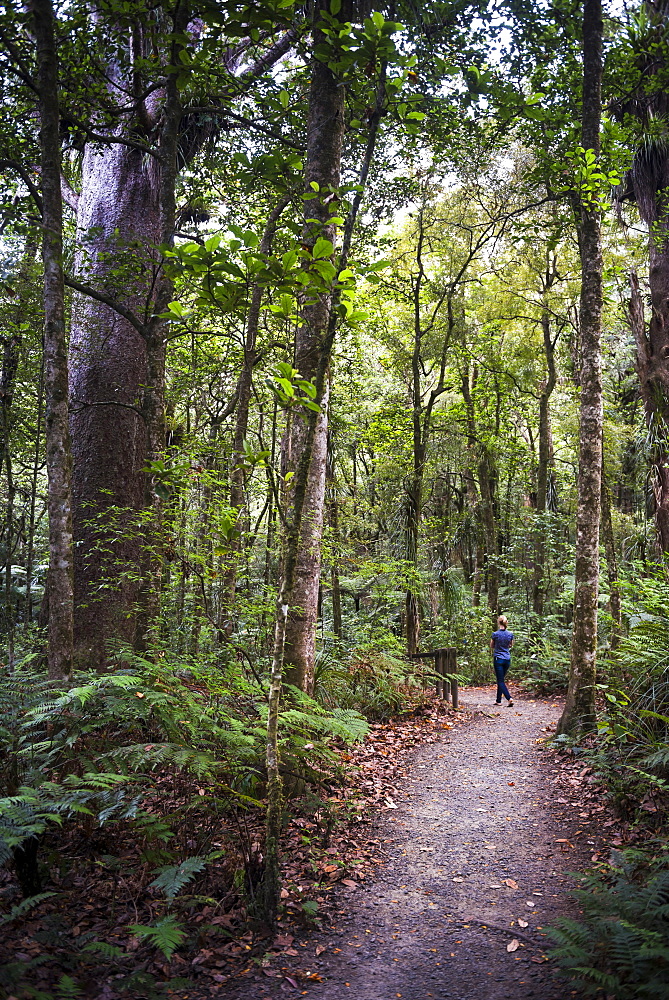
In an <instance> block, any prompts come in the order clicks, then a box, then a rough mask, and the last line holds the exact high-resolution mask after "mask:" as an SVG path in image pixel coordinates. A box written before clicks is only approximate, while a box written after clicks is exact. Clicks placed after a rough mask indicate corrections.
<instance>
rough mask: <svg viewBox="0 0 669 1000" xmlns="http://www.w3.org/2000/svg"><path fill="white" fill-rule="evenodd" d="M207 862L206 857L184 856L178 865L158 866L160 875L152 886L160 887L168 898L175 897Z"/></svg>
mask: <svg viewBox="0 0 669 1000" xmlns="http://www.w3.org/2000/svg"><path fill="white" fill-rule="evenodd" d="M206 864H207V859H206V858H184V860H183V861H182V862H181V863H180V864H178V865H163V866H162V867H160V868H157V869H156V871H157V872H158V877H157V878H155V879H154V880H153V882H151V887H152V888H154V889H159V890H160V891H161V892H162V893H163V894H164V895H165V898H166V899H169V900H171V899H174V897H175V896H176V895H178V893H179V892H181V890H182V889H183V887H184V886H185V885H188V883H189V882H192V881H193V879H194V878H195V876H196V875H198V874H199V873H200V872H201V871H202V870H203V869H204V868H205V867H206Z"/></svg>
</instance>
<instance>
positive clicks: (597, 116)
mask: <svg viewBox="0 0 669 1000" xmlns="http://www.w3.org/2000/svg"><path fill="white" fill-rule="evenodd" d="M602 35H603V22H602V5H601V0H585V3H584V13H583V128H582V145H583V147H584V149H586V150H587V149H592V150H594V152H595V155H596V156H597V157H598V156H599V149H600V146H599V130H600V123H601V111H602V99H601V80H602ZM579 251H580V256H581V302H580V328H581V412H580V447H579V477H578V511H577V519H576V575H575V594H574V632H573V638H572V647H571V663H570V668H569V686H568V689H567V700H566V703H565V707H564V711H563V713H562V716H561V718H560V721H559V723H558V727H557V728H558V732H559V733H571V732H579V731H584V730H591V729H594V728H595V725H596V712H595V682H596V678H597V602H598V595H599V520H600V502H601V478H602V373H601V319H602V298H603V292H602V245H601V214H600V211H599V209H598V208H596V207H594V206H593V205H589V204H587V203H585V202H584V203H583V204H582V206H581V221H580V233H579Z"/></svg>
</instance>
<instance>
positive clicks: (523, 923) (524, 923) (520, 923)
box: [518, 920, 530, 927]
mask: <svg viewBox="0 0 669 1000" xmlns="http://www.w3.org/2000/svg"><path fill="white" fill-rule="evenodd" d="M518 926H519V927H529V926H530V925H529V924H528V922H527V920H518Z"/></svg>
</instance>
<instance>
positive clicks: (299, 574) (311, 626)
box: [284, 15, 344, 692]
mask: <svg viewBox="0 0 669 1000" xmlns="http://www.w3.org/2000/svg"><path fill="white" fill-rule="evenodd" d="M342 16H343V15H342ZM307 135H308V137H309V138H308V142H307V160H306V169H305V180H306V190H307V192H310V191H312V190H313V188H312V187H311V185H312V184H314V183H315V184H317V185H318V191H319V192H320V194H319V195H318V197H316V198H310V199H309V200H308V201H306V202H305V212H304V215H305V225H304V237H303V240H304V243H305V244H306V245H307V246H313V245H314V244H315V242H316V240H317V239H318V238H319V237H324V238H325V239H328V240H331V241H332V242H333V243H334V240H335V227H334V226H332V225H328V224H327V220H328V219H329V218H330V217H331V216H332V214H333V212H332V208H333V207H334V205H333V201H332V194H333V192H336V191H338V189H339V185H340V174H341V152H342V144H343V139H344V87H343V86H341V81H339V80H338V79H337V77H336V76H335V75H334V73H333V72H332V70H331V69H329V67H328V66H326V64H325V63H323V62H320V60H314V62H313V64H312V76H311V90H310V95H309V117H308V122H307ZM313 220H317V222H314V221H313ZM330 309H331V299H330V295H328V294H319V295H317V296H314V295H313V293H312V294H311V295H310V297H309V298H308V299H307V300H306V301H305V303H304V304H303V306H302V323H301V326H300V328H299V330H298V333H297V335H296V338H295V356H294V361H293V364H294V366H295V368H296V369H297V370H298V371H299V373H300V375H301V376H302V378H306V379H309V380H310V381H315V378H316V371H317V368H318V363H319V359H320V357H321V348H322V343H323V340H324V338H325V335H326V332H327V330H328V325H329V320H330ZM328 395H329V393H328V389H327V386H326V387H325V391H324V393H323V397H322V400H321V404H320V405H321V412H320V414H319V415H318V419H317V422H316V429H315V433H314V438H313V449H312V455H311V464H310V468H309V479H308V482H307V485H306V491H305V498H304V516H303V517H302V519H301V525H300V545H299V554H298V558H297V562H296V566H295V581H294V586H293V592H292V602H291V604H292V607H291V611H290V614H289V617H288V621H287V624H286V638H285V663H286V666H287V670H286V680H287V681H288V683H290V684H294V685H295V686H296V687H299V688H301V689H302V690H303V691H307V692H311V691H312V690H313V683H314V665H315V655H316V621H317V612H318V588H319V585H320V574H321V540H322V536H323V508H324V502H325V469H326V460H327V435H328V415H327V414H328ZM307 425H308V419H307V417H306V416H304V415H302V414H299V413H296V414H295V415H294V419H293V420H292V421H291V423H290V428H289V435H290V439H289V440H286V441H285V442H284V447H285V449H286V451H287V453H288V455H289V456H290V462H289V467H290V466H291V465H292V466H293V467H294V464H295V463H296V462H297V461H299V456H301V455H302V454H303V452H304V448H305V442H306V438H307Z"/></svg>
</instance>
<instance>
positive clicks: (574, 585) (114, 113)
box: [0, 0, 669, 995]
mask: <svg viewBox="0 0 669 1000" xmlns="http://www.w3.org/2000/svg"><path fill="white" fill-rule="evenodd" d="M668 55H669V18H668V11H667V7H666V4H665V3H664V2H662V0H655V2H646V3H642V4H640V5H639V4H631V5H627V4H625V5H611V6H610V7H607V8H605V9H604V11H603V12H602V10H601V7H600V5H598V4H597V3H594V2H592V0H586V3H585V5H581V4H575V3H572V2H571V0H557V2H555V3H545V4H535V3H532V4H526V3H524V2H522V0H521V2H509V3H506V2H503V0H500V2H499V3H491V4H488V3H483V2H481V3H476V2H472V3H469V2H466V0H463V2H452V3H451V2H434V3H432V2H431V3H426V4H415V3H412V2H411V0H407V2H404V0H397V2H394V3H388V4H382V3H376V2H375V0H329V3H328V2H320V0H313V2H309V3H307V4H305V5H304V4H299V3H294V2H293V0H269V2H262V3H253V4H249V5H245V4H243V3H237V2H229V3H227V2H223V0H214V2H196V0H193V2H190V0H188V2H182V0H179V2H177V3H175V4H160V3H155V4H154V3H149V2H147V3H133V4H126V3H123V2H120V0H102V2H100V3H97V4H95V5H91V4H88V3H83V2H81V3H80V2H74V3H67V4H56V5H55V6H54V5H53V4H52V2H51V0H32V2H31V3H30V4H27V5H24V4H12V3H6V4H4V5H2V8H0V60H1V61H0V72H1V75H2V86H3V90H4V97H5V113H4V116H3V120H2V123H1V125H0V167H1V168H2V180H1V184H0V227H1V228H0V271H1V274H0V316H1V324H0V326H1V329H0V334H1V341H2V362H1V370H0V462H1V466H0V493H1V495H2V515H1V525H0V531H1V534H0V564H1V565H2V567H3V568H2V580H1V585H0V597H1V600H2V614H1V629H2V636H3V647H4V649H5V652H4V654H3V667H2V671H3V673H2V682H1V690H0V699H1V711H2V719H0V738H1V740H2V745H3V750H2V761H1V762H0V794H2V795H3V796H5V797H4V798H3V799H2V803H1V807H2V812H1V818H0V850H2V851H3V852H4V853H3V854H0V858H3V857H4V859H6V860H7V862H8V865H9V867H10V869H11V870H12V871H14V872H15V874H16V876H17V878H18V883H17V884H18V885H19V886H20V889H21V891H22V892H23V894H24V896H25V897H26V900H30V899H32V900H37V901H39V900H41V899H42V898H43V890H44V887H45V885H46V883H47V880H48V877H49V876H48V873H47V867H48V866H49V865H53V851H54V850H55V846H54V838H55V837H63V836H65V833H64V831H69V832H68V833H67V836H68V837H71V838H75V840H76V837H77V836H80V835H81V836H83V834H82V830H83V829H84V828H85V830H86V831H87V835H89V836H90V834H91V831H92V830H93V829H96V830H101V831H109V836H111V837H115V836H119V837H121V838H123V837H130V838H131V839H132V841H133V843H136V844H140V845H141V851H142V852H143V853H142V854H141V859H142V860H141V864H142V865H143V866H144V868H142V872H143V874H142V875H141V877H142V878H144V881H145V883H146V885H147V886H148V885H149V883H150V885H151V886H153V887H154V888H153V889H152V890H151V892H153V896H154V897H155V896H157V895H159V894H160V893H161V892H162V893H163V897H164V902H165V905H164V907H163V908H162V909H161V908H160V906H158V907H157V908H156V909H154V911H153V918H152V919H149V916H148V915H147V916H145V918H144V919H143V922H141V921H140V919H139V917H138V919H137V921H136V933H137V934H138V935H139V936H140V937H142V939H143V940H144V939H146V940H147V941H148V942H149V944H151V945H155V946H156V947H157V948H158V949H159V950H162V952H163V954H164V955H165V956H166V957H167V958H168V959H169V958H170V956H171V954H172V953H173V951H174V950H175V949H176V948H177V947H178V946H179V945H180V943H181V942H182V941H183V940H184V938H185V936H186V930H185V929H184V928H185V926H186V925H185V924H184V923H183V921H182V917H183V914H180V912H179V909H178V905H177V903H178V901H177V902H175V898H176V897H177V895H178V893H179V892H180V891H181V890H182V889H184V887H186V886H190V888H192V884H196V885H197V884H200V883H202V884H204V882H203V880H205V882H206V878H210V880H211V879H214V881H215V879H216V878H223V875H221V872H222V871H223V870H225V871H226V872H227V873H228V874H227V875H226V876H225V877H226V878H229V879H232V882H231V884H233V885H234V886H235V887H236V888H235V891H236V892H237V895H238V896H239V898H243V899H244V905H245V906H246V908H247V912H248V914H249V915H255V916H256V917H257V918H258V919H262V920H265V921H268V922H269V923H270V924H271V923H272V922H273V921H274V920H275V919H276V916H277V912H278V911H279V910H280V907H281V905H282V904H281V898H282V897H281V859H280V848H279V844H280V839H281V836H282V829H283V826H284V823H285V810H286V808H287V806H286V802H294V803H298V802H299V803H301V805H298V804H294V805H292V806H290V808H295V809H305V810H306V811H307V813H308V812H309V809H311V812H312V814H314V811H315V813H316V814H318V815H319V816H320V817H321V820H322V821H323V822H325V824H326V826H327V824H328V823H329V822H331V820H328V819H326V820H323V819H322V818H323V815H324V813H323V805H322V802H321V800H320V799H319V798H318V795H319V794H321V793H322V782H323V780H324V778H323V776H324V775H325V774H326V773H328V768H332V767H333V766H334V765H333V764H332V760H333V758H332V746H333V745H335V743H337V741H341V740H355V739H357V738H359V737H360V736H361V735H363V734H364V733H365V732H366V730H367V726H368V723H369V721H370V720H378V719H385V718H388V717H389V716H391V715H392V714H394V713H397V712H400V711H402V710H403V709H405V708H406V707H407V706H408V705H410V704H415V702H416V699H418V700H420V698H421V697H423V694H424V692H425V691H426V689H427V688H428V687H430V686H431V684H432V676H431V669H432V668H431V662H432V661H430V660H429V659H424V660H423V661H420V660H419V659H418V658H417V657H416V656H415V654H418V653H420V652H421V651H422V652H425V651H429V650H432V649H435V648H441V647H456V649H457V651H458V654H457V655H458V659H457V662H458V668H457V669H458V676H459V678H460V680H461V682H463V681H472V682H486V683H487V682H489V680H490V677H489V675H490V665H489V659H490V654H489V648H488V644H489V637H490V633H491V631H492V628H493V627H494V622H495V621H496V617H497V615H498V613H504V614H506V615H507V616H508V618H509V622H510V627H511V628H512V629H513V631H514V633H515V635H516V646H515V650H514V664H515V669H516V677H517V678H518V677H522V678H524V680H525V683H526V684H528V685H529V686H533V687H534V689H537V690H540V691H544V692H549V691H554V690H558V689H560V688H563V687H566V686H568V700H567V708H566V709H565V713H564V715H563V719H562V723H561V730H562V736H561V737H560V739H561V740H562V741H563V742H564V743H565V745H568V746H572V744H573V743H574V741H576V745H577V747H578V746H579V745H580V744H579V742H578V741H580V740H582V739H583V738H585V740H586V743H585V744H584V746H587V745H590V748H591V749H590V750H589V751H588V752H591V753H594V754H595V755H596V756H597V760H598V762H599V765H598V766H600V767H601V768H602V769H603V771H605V772H606V774H607V775H609V776H610V779H611V783H612V784H611V788H612V790H613V791H612V794H614V795H618V796H619V798H620V801H621V802H624V803H625V808H629V809H632V808H634V806H633V803H637V805H638V804H639V803H641V802H642V801H647V796H648V795H649V794H651V793H652V795H654V796H655V797H656V799H657V801H660V800H661V799H662V795H663V794H664V792H665V782H666V767H667V762H668V761H669V756H668V754H669V750H668V749H667V730H666V727H667V725H668V724H669V718H667V711H668V710H669V684H668V683H667V657H668V647H667V640H666V634H667V624H668V621H669V612H667V599H668V598H669V584H668V581H667V576H666V565H665V560H666V553H667V552H668V551H669V471H668V466H667V461H668V456H667V450H668V447H669V445H668V442H667V420H668V417H669V248H668V244H667V229H668V227H669V203H668V202H667V194H666V192H667V187H668V186H669V152H668V146H667V142H668V139H667V117H666V116H667V97H666V94H667V82H668V81H667V72H668V65H669V61H668ZM412 656H413V657H414V658H413V659H412V658H411V657H412ZM595 669H596V676H595ZM593 732H595V733H598V737H597V740H596V741H595V742H594V743H593V742H592V736H590V737H588V734H592V733H593ZM588 738H589V739H590V744H588V743H587V740H588ZM593 747H594V749H593ZM333 773H334V772H333ZM328 780H330V779H328ZM331 780H332V781H334V780H335V779H334V778H331ZM319 783H320V784H319ZM319 788H320V789H321V791H320V792H318V789H319ZM310 796H311V798H309V797H310ZM308 802H311V805H309V804H308ZM318 802H320V805H318V804H317V803H318ZM305 803H307V804H305ZM319 810H320V812H319ZM265 811H266V818H265V821H264V824H265V825H264V829H263V832H262V835H259V834H257V833H256V834H254V835H253V836H251V835H250V834H248V830H247V827H246V826H245V824H247V821H248V815H253V816H256V818H257V817H258V816H261V815H263V814H264V812H265ZM221 817H223V818H224V820H225V822H226V823H229V824H230V830H231V831H232V832H231V833H230V838H231V841H232V840H234V837H235V836H237V847H236V848H235V850H237V851H238V852H239V858H240V859H241V860H239V861H238V863H237V869H236V870H237V875H236V876H235V875H234V872H233V874H230V871H228V869H229V868H230V865H229V864H228V861H229V857H230V856H231V855H230V852H231V851H232V850H233V848H232V847H230V848H229V849H227V848H226V849H225V850H224V849H223V848H221V847H220V845H219V846H218V847H214V846H213V844H214V840H213V837H214V832H213V831H214V828H215V827H216V828H217V824H220V822H221ZM240 817H246V818H244V819H240ZM332 822H334V820H332ZM235 824H236V825H235ZM58 830H59V831H60V832H59V833H57V831H58ZM235 830H236V833H235ZM245 830H246V832H244V831H245ZM233 835H234V836H233ZM256 836H261V839H263V846H262V850H261V848H260V847H259V846H258V843H259V842H258V841H257V840H256ZM100 837H101V838H102V834H100ZM103 839H104V838H102V839H101V840H100V846H99V848H97V849H96V848H91V850H92V852H93V855H94V856H95V857H96V858H97V861H96V863H99V864H101V865H103V867H104V866H105V865H106V866H107V867H108V869H109V870H113V866H114V863H115V862H114V860H113V857H112V854H113V852H112V850H111V848H110V847H109V844H107V846H104V844H103ZM2 845H4V846H2ZM240 845H241V846H240ZM226 852H227V853H226ZM224 855H225V857H226V858H227V859H228V860H226V861H222V860H221V858H222V857H223V856H224ZM49 858H51V861H49V860H48V859H49ZM100 858H102V861H100V860H99V859H100ZM104 859H107V860H104ZM138 864H139V861H138ZM226 865H228V867H227V868H226ZM233 868H234V865H233ZM138 870H139V869H138ZM212 872H213V874H212ZM239 872H241V875H240V874H239ZM138 877H139V876H138ZM653 877H655V875H653ZM151 878H154V881H153V882H151V881H150V880H151ZM234 878H237V881H236V882H235V881H234ZM198 879H199V880H200V883H198V882H197V880H198ZM161 880H162V881H161ZM194 880H195V882H194ZM114 891H116V890H114ZM148 891H149V890H148V889H147V892H148ZM206 892H209V894H210V895H211V894H212V893H213V890H211V891H210V890H205V889H203V890H202V893H203V894H206ZM149 895H151V893H150V892H149ZM194 898H196V897H195V896H193V897H188V899H190V900H192V899H194ZM8 899H9V902H10V904H13V903H14V902H16V900H14V899H13V897H12V896H11V892H10V894H9V896H8ZM16 905H17V906H18V907H19V908H20V907H25V905H26V903H25V902H24V903H17V904H16ZM35 905H38V904H37V903H36V904H35ZM184 905H186V904H184ZM188 905H195V904H192V903H189V904H188ZM305 905H306V904H305ZM24 912H28V911H26V910H22V911H21V913H24ZM12 914H14V916H12ZM20 915H21V914H20V913H19V911H18V910H16V911H15V910H11V911H10V916H9V919H11V920H14V919H17V917H18V916H20ZM137 928H139V930H137ZM105 959H106V960H108V961H109V962H112V961H113V960H114V956H113V954H112V953H111V952H109V953H106V954H105ZM19 964H20V963H19ZM24 973H25V970H23V971H21V975H24ZM12 975H14V973H12ZM17 975H18V973H17ZM143 988H146V987H143ZM26 995H27V994H26ZM31 995H33V994H31ZM35 995H36V994H35ZM621 995H622V994H621ZM630 995H636V994H630Z"/></svg>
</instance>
